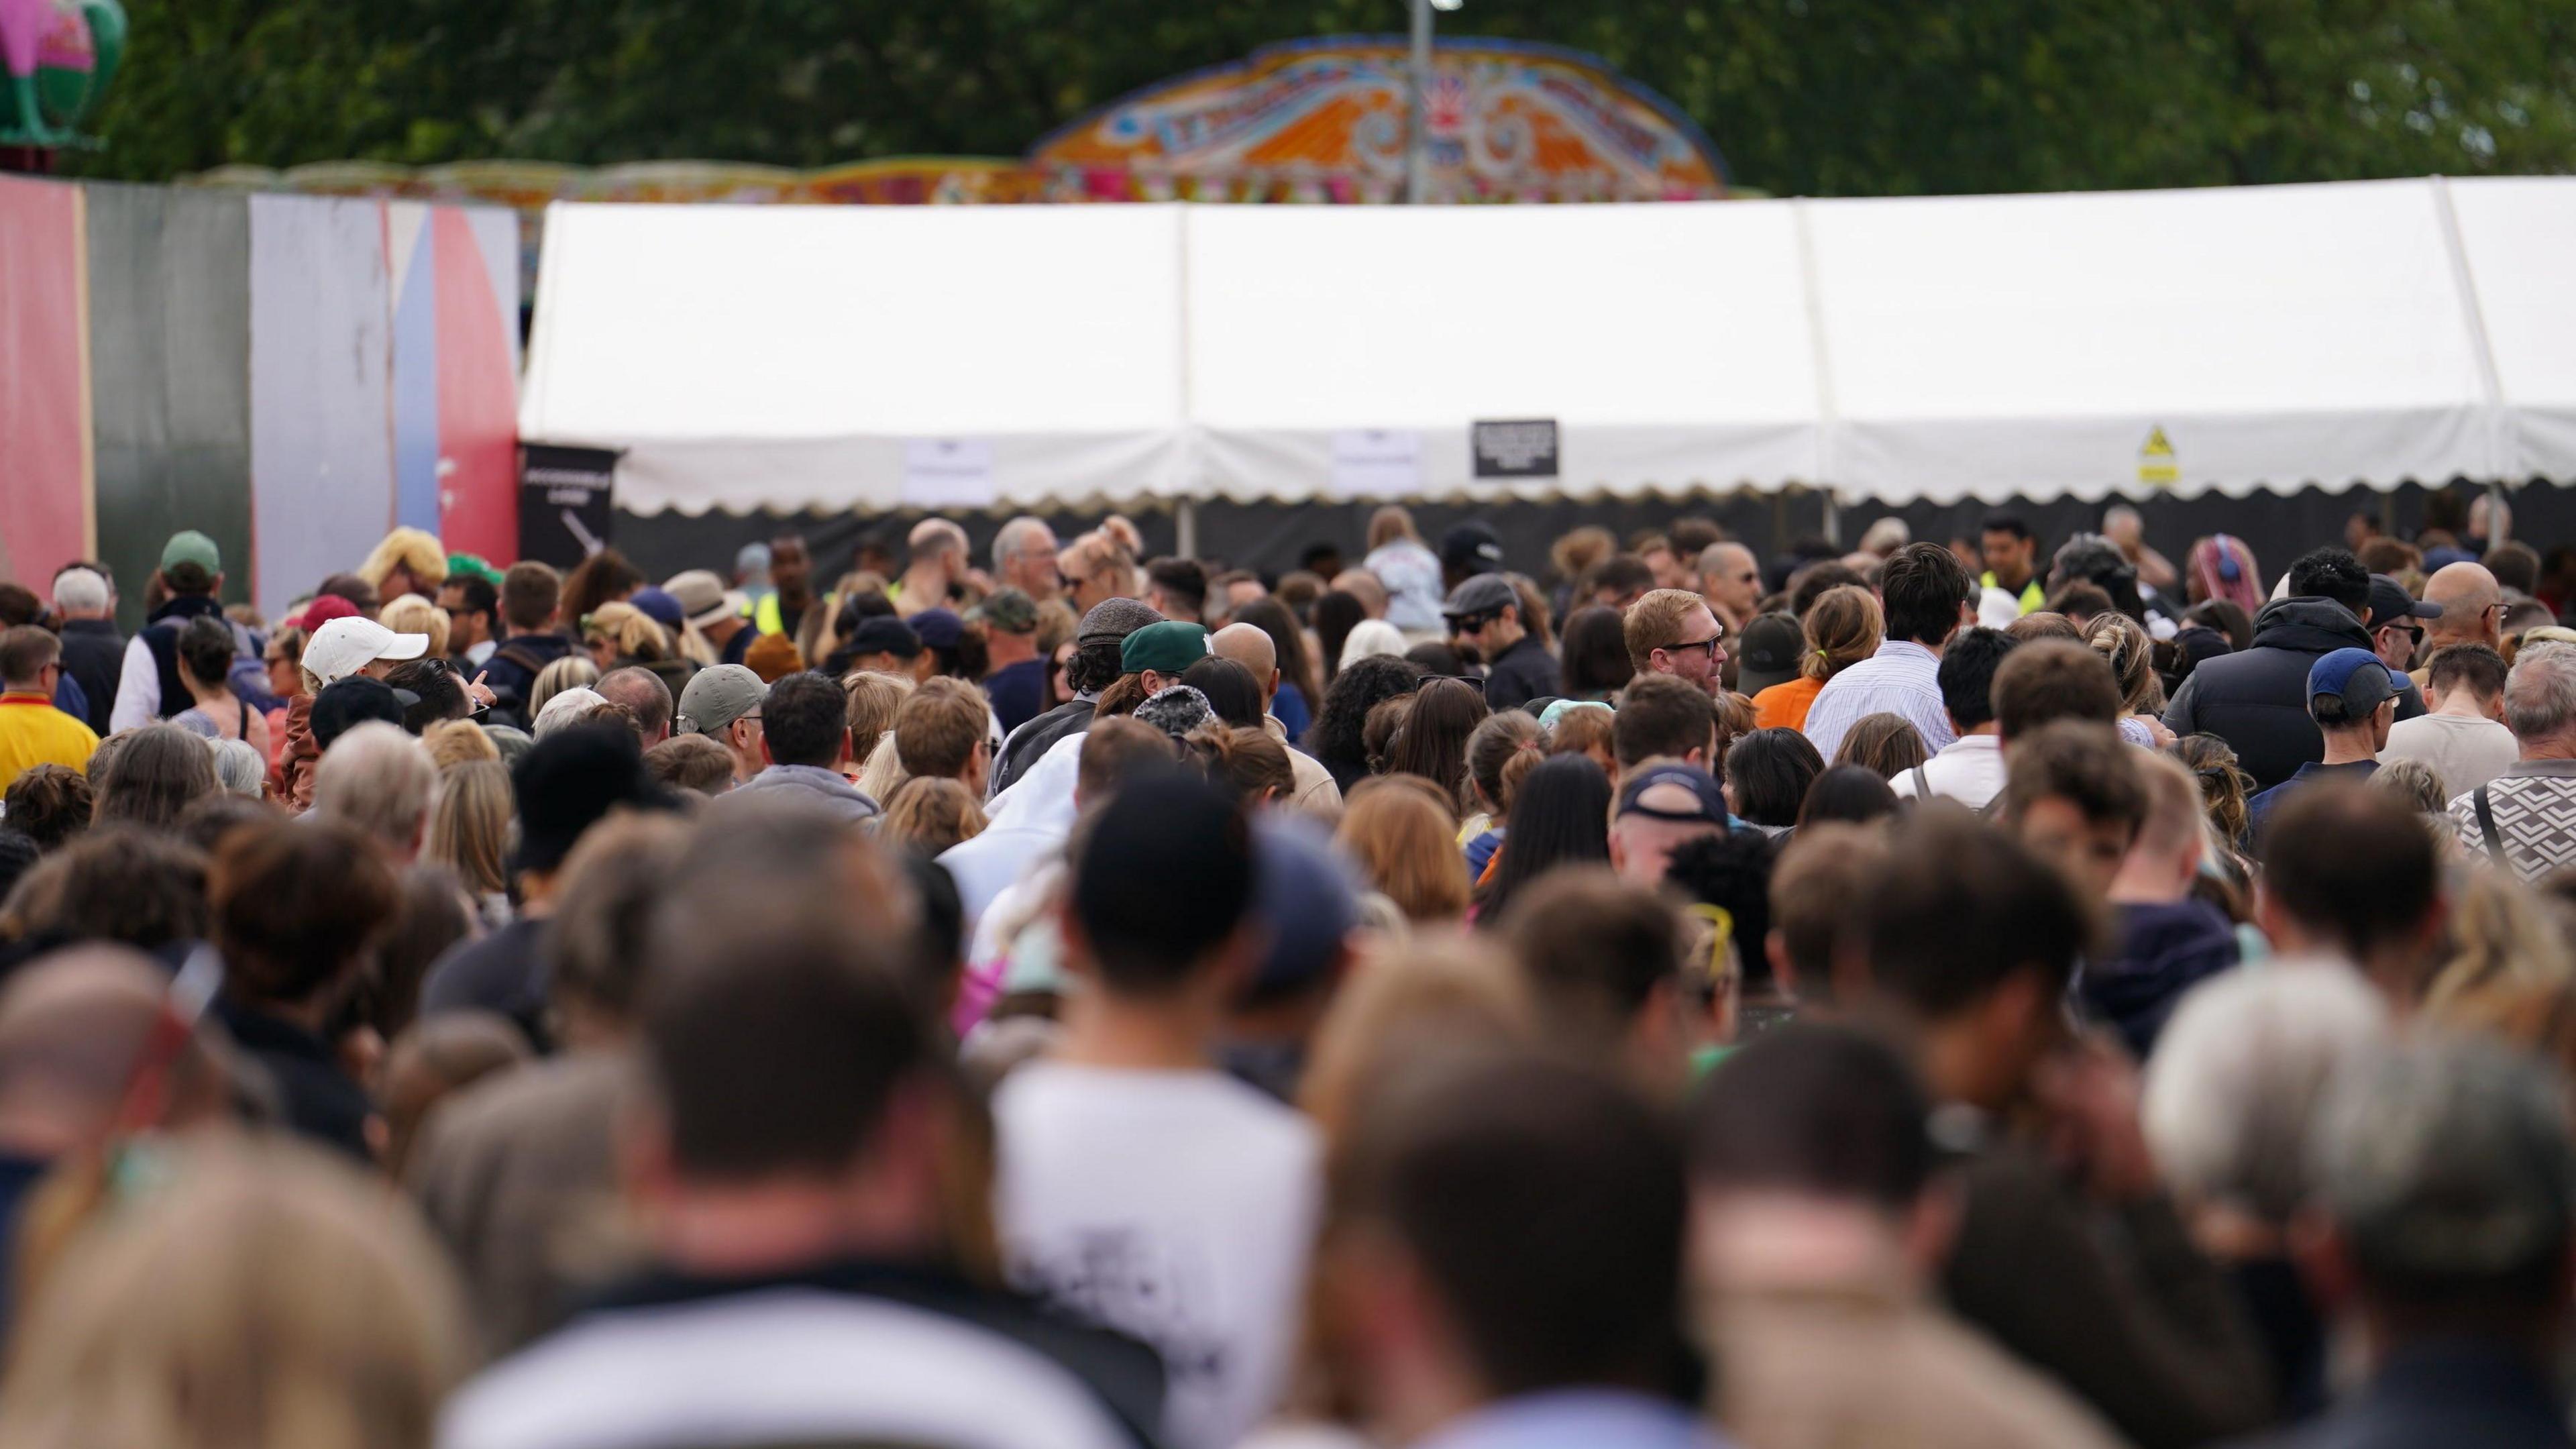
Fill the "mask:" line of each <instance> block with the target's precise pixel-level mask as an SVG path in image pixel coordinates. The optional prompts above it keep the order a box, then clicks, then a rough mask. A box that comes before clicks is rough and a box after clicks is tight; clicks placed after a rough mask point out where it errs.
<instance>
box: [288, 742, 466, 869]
mask: <svg viewBox="0 0 2576 1449" xmlns="http://www.w3.org/2000/svg"><path fill="white" fill-rule="evenodd" d="M437 797H438V767H437V766H436V765H434V764H432V763H430V759H429V752H428V751H427V750H424V749H422V748H421V747H420V741H418V740H416V739H413V738H412V737H411V736H410V735H407V734H405V733H403V731H402V729H401V727H400V726H398V725H389V724H384V723H381V722H379V721H373V720H370V721H369V722H367V723H365V724H362V725H359V726H358V727H356V728H355V729H352V730H350V731H349V732H348V733H347V734H345V735H342V736H341V737H340V738H339V739H338V740H336V741H334V742H333V743H332V746H331V748H330V749H328V750H326V751H324V752H323V755H322V759H321V762H320V763H319V764H317V765H315V766H314V769H313V813H314V814H315V815H318V816H320V817H322V818H323V819H326V820H337V821H340V822H341V823H343V824H346V825H348V826H350V827H351V828H353V829H355V830H357V831H358V832H360V833H361V834H364V835H366V836H368V837H370V838H371V839H373V840H374V841H375V842H376V843H377V844H378V845H379V846H381V847H382V848H383V849H384V850H385V851H386V852H388V854H389V856H390V858H391V859H393V860H396V861H408V860H410V859H411V858H412V857H413V856H414V855H416V854H418V853H419V851H420V849H421V847H422V845H423V844H424V843H425V842H426V841H427V839H428V835H429V825H430V812H431V809H432V807H433V806H434V805H435V803H436V801H437Z"/></svg>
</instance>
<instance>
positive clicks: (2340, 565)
mask: <svg viewBox="0 0 2576 1449" xmlns="http://www.w3.org/2000/svg"><path fill="white" fill-rule="evenodd" d="M2290 597H2292V598H2294V599H2330V600H2332V601H2334V602H2335V603H2338V604H2341V605H2343V607H2344V608H2345V610H2346V611H2347V612H2349V613H2350V614H2351V615H2352V616H2353V618H2355V619H2360V618H2362V617H2364V616H2365V615H2367V614H2368V613H2369V612H2370V574H2369V573H2368V572H2367V571H2365V570H2364V569H2363V568H2362V566H2361V560H2359V559H2357V558H2354V557H2353V556H2352V550H2350V549H2348V548H2319V549H2311V550H2309V551H2308V552H2306V553H2303V554H2301V555H2299V556H2298V557H2297V558H2295V559H2293V560H2291V562H2290Z"/></svg>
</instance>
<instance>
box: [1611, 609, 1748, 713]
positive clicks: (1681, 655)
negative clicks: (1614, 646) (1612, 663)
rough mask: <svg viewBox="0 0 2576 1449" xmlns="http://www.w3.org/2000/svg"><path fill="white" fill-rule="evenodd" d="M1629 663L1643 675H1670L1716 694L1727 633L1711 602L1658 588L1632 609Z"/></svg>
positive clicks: (1628, 629)
mask: <svg viewBox="0 0 2576 1449" xmlns="http://www.w3.org/2000/svg"><path fill="white" fill-rule="evenodd" d="M1624 628H1625V631H1626V637H1627V642H1628V663H1629V665H1630V666H1631V668H1633V669H1634V670H1635V672H1636V673H1638V674H1666V675H1671V676H1672V677H1674V678H1676V679H1680V680H1683V681H1686V682H1687V683H1689V684H1692V685H1694V686H1696V687H1697V688H1698V689H1699V690H1700V691H1701V692H1702V693H1705V694H1715V693H1717V692H1718V691H1719V689H1720V688H1722V687H1723V686H1722V683H1721V681H1720V680H1719V678H1718V673H1719V670H1720V669H1721V668H1722V667H1723V666H1724V665H1725V663H1726V646H1725V644H1724V643H1723V642H1722V640H1723V638H1724V636H1725V633H1726V630H1725V628H1724V626H1722V625H1720V624H1719V623H1718V622H1717V616H1716V615H1715V614H1713V613H1711V612H1710V611H1709V607H1708V601H1707V600H1706V599H1703V598H1701V597H1700V596H1699V595H1697V594H1695V593H1692V592H1690V591H1688V590H1686V589H1657V590H1655V591H1654V592H1652V593H1650V594H1647V595H1646V596H1645V597H1643V598H1641V599H1639V600H1638V601H1637V602H1636V604H1635V606H1634V607H1632V608H1630V609H1629V610H1628V615H1627V619H1626V621H1625V625H1624Z"/></svg>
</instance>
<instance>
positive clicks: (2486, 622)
mask: <svg viewBox="0 0 2576 1449" xmlns="http://www.w3.org/2000/svg"><path fill="white" fill-rule="evenodd" d="M2424 602H2425V603H2428V604H2439V605H2441V606H2442V617H2440V618H2438V619H2428V620H2426V621H2425V622H2424V639H2425V644H2426V646H2427V652H2430V649H2431V648H2432V647H2434V646H2437V645H2442V644H2465V643H2469V642H2472V641H2474V642H2477V643H2480V644H2489V645H2492V644H2494V643H2496V642H2497V639H2498V635H2497V632H2496V630H2497V625H2498V624H2500V623H2501V622H2502V620H2501V619H2500V618H2499V617H2498V616H2499V614H2500V613H2501V612H2502V609H2501V606H2502V605H2503V603H2504V589H2503V588H2502V586H2500V585H2498V584H2497V583H2496V576H2495V575H2493V574H2491V573H2488V572H2487V570H2486V565H2484V564H2474V563H2468V562H2461V563H2455V564H2445V565H2444V566H2442V567H2441V568H2438V569H2435V570H2434V571H2433V576H2432V577H2431V578H2429V579H2426V580H2425V581H2424Z"/></svg>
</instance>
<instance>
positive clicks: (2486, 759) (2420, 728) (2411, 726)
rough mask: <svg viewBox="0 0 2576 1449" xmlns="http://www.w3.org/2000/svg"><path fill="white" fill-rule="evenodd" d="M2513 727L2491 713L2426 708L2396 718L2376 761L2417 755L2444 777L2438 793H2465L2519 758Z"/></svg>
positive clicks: (2396, 759) (2388, 762)
mask: <svg viewBox="0 0 2576 1449" xmlns="http://www.w3.org/2000/svg"><path fill="white" fill-rule="evenodd" d="M2521 754H2522V751H2521V749H2520V747H2519V746H2517V745H2515V743H2514V741H2513V731H2511V730H2509V729H2506V728H2505V727H2504V726H2503V725H2500V724H2497V723H2496V722H2495V721H2494V720H2491V719H2482V718H2477V717H2474V716H2470V715H2454V714H2426V715H2418V716H2416V717H2415V718H2413V719H2402V720H2399V721H2398V722H2397V723H2396V724H2395V725H2393V726H2391V727H2390V728H2389V731H2388V747H2387V748H2386V749H2383V750H2381V751H2380V752H2379V762H2380V763H2381V764H2383V765H2386V764H2393V763H2395V762H2396V761H2398V760H2421V761H2423V762H2424V763H2425V764H2428V765H2430V766H2432V767H2433V769H2434V771H2435V772H2436V773H2438V774H2439V775H2440V776H2441V777H2442V798H2444V799H2446V800H2447V799H2450V798H2451V797H2453V796H2456V795H2465V794H2467V793H2468V792H2470V791H2471V790H2474V789H2476V788H2478V787H2479V786H2480V785H2483V784H2485V783H2487V782H2488V781H2490V780H2492V779H2494V778H2495V777H2496V776H2497V775H2499V774H2502V773H2503V772H2504V768H2505V767H2506V766H2507V765H2510V764H2512V763H2513V762H2514V761H2515V760H2516V759H2518V758H2520V757H2521Z"/></svg>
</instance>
